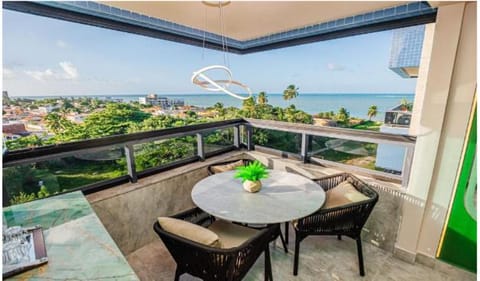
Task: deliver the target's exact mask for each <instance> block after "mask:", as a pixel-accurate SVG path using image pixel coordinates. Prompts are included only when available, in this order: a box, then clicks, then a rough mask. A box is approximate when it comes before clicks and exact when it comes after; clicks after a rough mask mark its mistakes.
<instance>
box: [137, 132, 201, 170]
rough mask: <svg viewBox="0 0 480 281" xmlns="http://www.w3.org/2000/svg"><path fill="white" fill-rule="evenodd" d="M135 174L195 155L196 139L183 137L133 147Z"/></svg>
mask: <svg viewBox="0 0 480 281" xmlns="http://www.w3.org/2000/svg"><path fill="white" fill-rule="evenodd" d="M133 150H134V156H135V157H134V158H135V167H136V171H137V172H141V171H144V170H146V169H149V168H155V167H159V166H162V165H166V164H170V163H173V162H176V161H180V160H182V159H186V158H190V157H194V156H196V155H197V139H196V137H195V136H185V137H178V138H171V139H162V140H156V141H152V142H147V143H142V144H135V145H134V146H133Z"/></svg>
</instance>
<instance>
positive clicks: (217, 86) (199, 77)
mask: <svg viewBox="0 0 480 281" xmlns="http://www.w3.org/2000/svg"><path fill="white" fill-rule="evenodd" d="M202 2H203V4H204V5H207V6H210V7H212V6H213V7H218V8H219V14H220V15H219V17H220V35H221V39H222V52H223V60H224V61H223V62H224V64H225V65H210V66H206V67H203V68H201V69H199V70H197V71H194V72H193V75H192V78H191V81H192V83H193V84H195V85H197V86H199V87H201V88H202V89H204V90H207V91H211V92H223V93H225V94H228V95H230V96H232V97H234V98H237V99H241V100H246V99H249V98H250V97H251V96H252V91H251V90H250V88H249V87H248V86H247V85H245V84H242V83H240V82H237V81H235V80H233V74H232V71H231V70H230V69H229V68H228V67H227V66H226V65H227V58H228V45H227V40H226V38H225V26H224V19H223V6H225V5H227V4H229V3H230V1H202ZM205 29H206V14H205ZM204 32H205V31H204ZM203 46H204V48H205V36H204V38H203ZM212 70H216V71H218V70H220V71H223V72H224V74H225V75H226V79H223V80H215V79H211V78H210V77H209V76H208V75H207V72H209V71H212ZM232 85H235V86H239V87H241V88H243V89H244V90H245V91H246V92H247V93H248V95H247V96H245V95H239V94H236V93H234V92H233V91H231V90H230V86H232Z"/></svg>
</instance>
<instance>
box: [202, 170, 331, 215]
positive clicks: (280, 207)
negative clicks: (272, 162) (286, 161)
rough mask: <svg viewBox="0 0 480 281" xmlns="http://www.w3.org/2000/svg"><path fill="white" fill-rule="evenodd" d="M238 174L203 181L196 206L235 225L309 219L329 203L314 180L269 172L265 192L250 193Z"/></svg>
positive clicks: (264, 184) (221, 174)
mask: <svg viewBox="0 0 480 281" xmlns="http://www.w3.org/2000/svg"><path fill="white" fill-rule="evenodd" d="M235 173H236V171H229V172H224V173H219V174H215V175H212V176H209V177H207V178H205V179H203V180H201V181H199V182H198V183H197V184H196V185H195V186H194V187H193V190H192V199H193V202H194V203H195V204H196V205H197V206H198V207H199V208H200V209H202V210H204V211H205V212H207V213H209V214H211V215H213V216H215V217H218V218H221V219H224V220H228V221H234V222H242V223H250V224H273V223H282V222H287V221H291V220H295V219H299V218H302V217H305V216H308V215H310V214H312V213H314V212H315V211H317V210H318V209H320V208H321V207H322V205H323V203H324V202H325V192H324V191H323V189H322V188H321V187H320V186H319V185H318V184H316V183H315V182H313V181H312V180H310V179H308V178H305V177H303V176H300V175H297V174H292V173H288V172H283V171H277V170H269V177H268V178H267V179H262V189H261V190H260V191H259V192H257V193H249V192H247V191H245V190H244V189H243V187H242V181H241V179H234V178H233V177H234V174H235Z"/></svg>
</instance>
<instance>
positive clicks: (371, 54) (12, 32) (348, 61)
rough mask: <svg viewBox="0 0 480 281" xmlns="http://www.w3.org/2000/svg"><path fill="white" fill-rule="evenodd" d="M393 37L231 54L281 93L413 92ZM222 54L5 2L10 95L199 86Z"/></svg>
mask: <svg viewBox="0 0 480 281" xmlns="http://www.w3.org/2000/svg"><path fill="white" fill-rule="evenodd" d="M226 34H227V35H228V30H226ZM391 41H392V31H383V32H376V33H370V34H366V35H358V36H353V37H347V38H341V39H335V40H329V41H322V42H317V43H311V44H306V45H300V46H294V47H289V48H282V49H276V50H271V51H265V52H260V53H254V54H248V55H235V54H228V65H229V66H230V69H231V70H232V72H233V77H234V80H236V81H239V82H241V83H243V84H246V85H248V86H249V87H250V88H251V89H252V91H253V92H254V93H258V92H259V91H266V92H267V93H281V92H283V90H284V89H285V88H286V87H287V86H288V85H289V84H295V85H296V86H297V87H299V88H300V93H413V92H414V90H415V83H416V79H404V78H401V77H399V76H398V75H397V74H395V73H394V72H392V71H391V70H389V69H388V61H389V58H390V49H391ZM223 62H224V54H223V53H222V52H219V51H213V50H209V49H203V48H201V47H195V46H190V45H186V44H180V43H175V42H170V41H165V40H160V39H155V38H150V37H145V36H140V35H135V34H129V33H125V32H119V31H114V30H108V29H104V28H99V27H93V26H88V25H82V24H77V23H71V22H66V21H61V20H56V19H50V18H45V17H39V16H34V15H29V14H23V13H19V12H13V11H9V10H3V90H6V91H8V94H9V95H10V96H46V95H121V94H147V93H158V94H188V93H202V92H204V91H203V90H202V89H200V88H198V87H197V86H195V85H193V84H192V83H191V82H190V77H191V75H192V72H193V71H195V70H198V69H200V68H202V67H204V66H207V65H211V64H223ZM217 75H218V73H217ZM214 76H215V77H216V78H220V76H218V77H217V76H216V75H214ZM232 90H233V91H239V92H240V91H241V89H236V88H233V89H232Z"/></svg>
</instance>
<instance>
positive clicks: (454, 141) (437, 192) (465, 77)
mask: <svg viewBox="0 0 480 281" xmlns="http://www.w3.org/2000/svg"><path fill="white" fill-rule="evenodd" d="M476 22H477V15H476V3H473V2H471V3H467V4H466V6H465V12H464V16H463V24H462V31H461V34H460V42H459V44H458V48H457V56H456V59H455V66H454V70H453V76H452V81H451V86H450V94H449V96H448V103H447V108H446V112H445V117H444V122H443V130H442V134H441V137H440V143H439V148H438V152H437V159H436V162H435V168H434V171H433V176H432V181H431V185H430V190H429V194H428V199H427V202H426V208H425V214H424V216H423V223H422V228H421V232H420V239H419V242H418V246H417V253H422V254H424V255H427V256H430V257H434V256H435V255H436V250H437V248H438V246H439V241H440V237H441V235H442V230H443V227H444V225H445V223H446V219H447V214H448V210H449V207H450V202H451V201H452V200H453V196H454V194H455V192H454V191H455V189H456V186H457V181H458V179H457V174H458V172H459V170H460V166H461V159H462V153H463V147H464V143H465V138H466V133H467V130H468V125H469V119H470V116H471V114H470V113H471V110H472V107H473V104H474V96H475V88H476V78H477V68H476V62H477V56H476V50H477V44H476V43H477V42H476V34H477V24H476Z"/></svg>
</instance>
